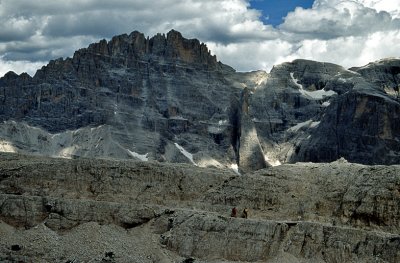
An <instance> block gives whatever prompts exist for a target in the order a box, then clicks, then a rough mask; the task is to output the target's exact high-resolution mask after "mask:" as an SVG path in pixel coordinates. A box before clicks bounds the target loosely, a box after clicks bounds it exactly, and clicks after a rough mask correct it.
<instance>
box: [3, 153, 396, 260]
mask: <svg viewBox="0 0 400 263" xmlns="http://www.w3.org/2000/svg"><path fill="white" fill-rule="evenodd" d="M399 204H400V166H398V165H395V166H365V165H359V164H350V163H347V162H346V161H337V162H334V163H329V164H313V163H302V164H285V165H282V166H277V167H272V168H269V169H264V170H260V171H258V172H255V173H252V174H247V175H238V174H235V173H234V172H232V171H230V170H221V169H210V168H197V167H193V166H191V165H186V164H167V163H157V162H136V161H109V160H95V159H80V160H66V159H51V158H44V157H28V156H22V155H16V154H0V220H1V221H0V262H399V261H400V235H399V230H400V206H399ZM233 207H237V208H238V210H239V212H241V211H242V210H243V209H244V208H248V209H249V218H248V219H244V218H240V217H238V218H232V217H230V213H231V209H232V208H233ZM239 216H240V213H239Z"/></svg>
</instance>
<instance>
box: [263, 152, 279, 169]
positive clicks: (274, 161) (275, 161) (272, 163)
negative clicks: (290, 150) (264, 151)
mask: <svg viewBox="0 0 400 263" xmlns="http://www.w3.org/2000/svg"><path fill="white" fill-rule="evenodd" d="M264 158H265V160H266V161H267V162H268V163H269V164H270V165H271V166H274V167H275V166H279V165H282V163H281V162H280V161H279V160H276V159H273V158H270V157H269V156H268V155H264Z"/></svg>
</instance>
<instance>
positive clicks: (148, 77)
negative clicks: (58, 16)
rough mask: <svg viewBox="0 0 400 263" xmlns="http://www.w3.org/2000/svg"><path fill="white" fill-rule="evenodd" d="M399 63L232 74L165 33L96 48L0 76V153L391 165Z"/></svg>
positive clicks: (256, 165)
mask: <svg viewBox="0 0 400 263" xmlns="http://www.w3.org/2000/svg"><path fill="white" fill-rule="evenodd" d="M399 68H400V62H399V60H396V59H390V60H382V61H379V62H375V63H370V64H368V65H367V66H365V67H362V68H352V69H351V70H346V69H344V68H343V67H341V66H338V65H334V64H331V63H321V62H315V61H308V60H295V61H293V62H291V63H283V64H281V65H277V66H275V67H274V68H273V69H272V70H271V72H270V73H269V74H267V73H266V72H263V71H256V72H249V73H240V72H235V71H234V70H233V69H232V68H231V67H229V66H227V65H224V64H222V63H220V62H218V61H217V59H216V57H215V56H212V55H211V54H210V52H209V51H208V49H207V47H206V45H205V44H203V43H200V42H199V41H198V40H196V39H185V38H184V37H182V35H181V34H180V33H179V32H177V31H174V30H172V31H170V32H169V33H168V34H167V35H163V34H157V35H156V36H154V37H152V38H148V37H147V38H146V37H145V36H144V35H143V34H141V33H139V32H136V31H135V32H132V33H131V34H129V35H126V34H124V35H120V36H115V37H113V38H112V39H111V40H110V41H106V40H102V41H100V42H98V43H94V44H91V45H90V46H89V47H88V48H84V49H80V50H78V51H76V52H75V54H74V56H73V57H72V58H67V59H62V58H61V59H58V60H54V61H50V63H49V64H48V65H47V66H45V67H43V68H42V69H40V70H38V71H37V73H36V74H35V76H34V77H30V76H29V75H27V74H21V75H17V74H15V73H13V72H9V73H7V74H6V75H5V76H4V77H3V78H1V79H0V120H2V121H4V123H2V124H0V126H1V129H0V150H1V151H13V152H21V153H34V154H42V155H50V156H58V157H67V158H75V157H101V158H118V159H131V158H141V159H149V160H158V161H167V162H186V163H192V164H196V165H198V166H203V167H209V166H212V167H220V168H221V167H230V166H231V165H232V164H236V165H239V170H241V171H242V172H249V171H252V170H257V169H261V168H264V167H268V166H270V165H276V164H279V163H287V162H289V163H290V162H298V161H313V162H327V161H334V160H336V159H338V158H340V157H344V158H346V159H347V160H349V161H351V162H358V163H365V164H395V163H399V162H400V150H399V149H400V145H399V141H400V138H399V136H400V135H399V134H400V130H399V124H398V123H400V122H399V94H398V85H399V80H400V75H399V72H400V71H399Z"/></svg>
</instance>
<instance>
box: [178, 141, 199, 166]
mask: <svg viewBox="0 0 400 263" xmlns="http://www.w3.org/2000/svg"><path fill="white" fill-rule="evenodd" d="M175 146H176V148H178V150H179V151H180V152H181V153H182V154H183V155H185V157H186V158H188V159H189V161H190V162H191V163H192V164H194V165H195V166H197V164H196V163H195V162H194V161H193V154H191V153H190V152H188V151H186V150H185V148H183V147H182V146H180V145H179V144H177V143H175Z"/></svg>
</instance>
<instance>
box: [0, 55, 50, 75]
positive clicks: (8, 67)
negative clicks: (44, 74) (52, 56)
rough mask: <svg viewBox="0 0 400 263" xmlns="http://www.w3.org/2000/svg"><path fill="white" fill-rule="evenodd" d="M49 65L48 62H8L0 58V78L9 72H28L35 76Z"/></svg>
mask: <svg viewBox="0 0 400 263" xmlns="http://www.w3.org/2000/svg"><path fill="white" fill-rule="evenodd" d="M45 64H47V62H46V61H42V62H31V61H26V60H18V61H8V60H4V59H3V58H2V57H0V76H3V75H4V74H6V73H7V72H9V71H14V72H15V73H17V74H21V73H23V72H27V73H28V74H29V75H31V76H33V75H34V74H35V72H36V70H37V69H39V68H41V67H42V66H44V65H45Z"/></svg>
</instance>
